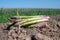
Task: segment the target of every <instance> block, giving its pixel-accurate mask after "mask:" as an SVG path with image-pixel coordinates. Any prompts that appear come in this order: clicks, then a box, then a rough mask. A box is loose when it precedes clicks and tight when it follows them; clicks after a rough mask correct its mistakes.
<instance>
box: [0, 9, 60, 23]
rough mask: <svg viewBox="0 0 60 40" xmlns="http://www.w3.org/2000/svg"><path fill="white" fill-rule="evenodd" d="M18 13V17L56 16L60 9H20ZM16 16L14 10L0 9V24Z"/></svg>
mask: <svg viewBox="0 0 60 40" xmlns="http://www.w3.org/2000/svg"><path fill="white" fill-rule="evenodd" d="M18 13H19V15H20V16H36V15H58V14H60V9H46V8H45V9H43V8H34V9H32V8H20V9H18ZM16 15H17V14H16V8H10V9H9V8H0V23H1V22H8V18H9V17H11V16H16Z"/></svg>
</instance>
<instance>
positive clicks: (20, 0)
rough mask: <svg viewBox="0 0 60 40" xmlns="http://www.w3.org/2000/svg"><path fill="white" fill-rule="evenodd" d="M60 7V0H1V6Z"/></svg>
mask: <svg viewBox="0 0 60 40" xmlns="http://www.w3.org/2000/svg"><path fill="white" fill-rule="evenodd" d="M16 7H18V8H60V0H0V8H16Z"/></svg>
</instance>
